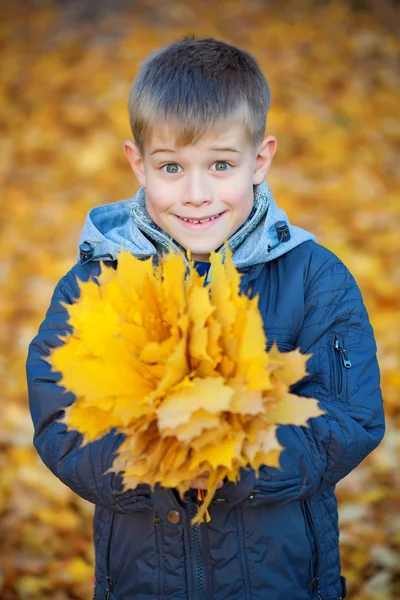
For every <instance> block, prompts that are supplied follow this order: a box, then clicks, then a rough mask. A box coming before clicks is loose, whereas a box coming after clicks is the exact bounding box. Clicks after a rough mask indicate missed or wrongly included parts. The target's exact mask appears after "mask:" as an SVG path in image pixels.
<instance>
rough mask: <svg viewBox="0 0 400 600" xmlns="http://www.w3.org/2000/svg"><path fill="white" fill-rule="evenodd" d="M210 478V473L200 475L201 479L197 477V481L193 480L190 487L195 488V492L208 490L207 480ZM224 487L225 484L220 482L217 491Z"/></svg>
mask: <svg viewBox="0 0 400 600" xmlns="http://www.w3.org/2000/svg"><path fill="white" fill-rule="evenodd" d="M209 476H210V472H209V471H207V472H205V473H202V474H201V475H200V477H196V479H193V481H192V483H191V484H190V487H191V488H194V489H195V490H206V489H207V479H208V477H209ZM223 485H224V482H223V481H222V480H221V481H219V482H218V486H217V490H219V489H220V488H222V486H223Z"/></svg>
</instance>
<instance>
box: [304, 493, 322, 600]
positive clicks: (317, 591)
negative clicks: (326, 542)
mask: <svg viewBox="0 0 400 600" xmlns="http://www.w3.org/2000/svg"><path fill="white" fill-rule="evenodd" d="M304 508H305V512H306V521H307V524H308V526H309V528H310V529H311V533H312V534H313V536H314V539H315V543H316V546H317V561H316V565H315V567H314V573H313V580H312V593H313V594H314V595H315V596H316V597H317V598H319V600H324V597H323V595H322V592H321V588H320V580H319V569H320V566H319V562H320V561H319V557H320V554H321V547H320V543H319V536H318V532H317V528H316V527H315V523H314V519H313V516H312V512H311V507H310V504H309V502H308V500H304Z"/></svg>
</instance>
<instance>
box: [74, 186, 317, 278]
mask: <svg viewBox="0 0 400 600" xmlns="http://www.w3.org/2000/svg"><path fill="white" fill-rule="evenodd" d="M145 199H146V195H145V189H144V188H140V189H139V190H138V192H137V193H136V194H135V196H134V197H133V198H131V199H129V200H122V201H121V202H113V203H112V204H104V205H102V206H97V207H95V208H92V209H91V210H90V211H89V212H88V214H87V216H86V220H85V223H84V226H83V229H82V233H81V236H80V240H79V245H81V244H82V243H84V242H86V243H88V244H90V246H91V248H92V255H91V260H104V259H106V260H117V258H118V254H119V253H120V252H121V250H127V251H128V252H130V253H131V254H133V255H134V256H136V257H137V258H143V259H144V258H148V257H150V256H154V255H156V254H157V253H158V251H159V249H160V247H161V248H163V249H167V248H168V247H171V246H172V247H173V248H174V249H175V250H176V251H179V250H180V249H181V247H180V246H179V245H178V244H177V243H176V242H174V241H173V240H172V239H171V238H170V237H169V236H168V235H167V234H166V233H165V232H164V231H162V230H161V229H160V228H159V227H157V225H155V224H154V223H153V221H152V220H151V219H150V217H149V216H148V213H147V210H146V205H145ZM277 223H281V224H282V223H283V225H284V226H285V225H286V228H285V227H284V230H285V235H283V236H282V237H279V233H278V228H277V227H276V225H277ZM288 233H289V234H290V235H288ZM308 240H312V241H315V236H314V235H312V234H311V233H309V232H308V231H305V230H304V229H301V228H300V227H295V226H294V225H291V224H290V223H289V220H288V218H287V215H286V213H285V212H284V211H283V210H282V209H281V208H279V207H278V206H277V204H276V203H275V200H274V199H273V197H272V194H271V192H270V189H269V187H268V184H267V183H266V182H265V181H263V182H262V183H261V184H259V185H257V186H254V207H253V210H252V212H251V214H250V216H249V218H248V219H247V221H246V222H245V223H244V224H243V225H242V226H241V227H240V228H239V230H238V231H237V232H235V233H234V234H233V235H232V236H231V238H230V239H229V246H230V248H231V249H232V252H233V262H234V264H235V266H236V268H238V269H246V268H248V267H251V266H254V265H257V264H260V263H264V262H268V261H270V260H274V259H275V258H277V257H278V256H281V255H282V254H285V253H286V252H289V251H290V250H292V249H293V248H295V247H296V246H298V245H300V244H302V243H303V242H305V241H308ZM220 251H222V252H223V249H220ZM79 259H80V256H79V257H78V260H79Z"/></svg>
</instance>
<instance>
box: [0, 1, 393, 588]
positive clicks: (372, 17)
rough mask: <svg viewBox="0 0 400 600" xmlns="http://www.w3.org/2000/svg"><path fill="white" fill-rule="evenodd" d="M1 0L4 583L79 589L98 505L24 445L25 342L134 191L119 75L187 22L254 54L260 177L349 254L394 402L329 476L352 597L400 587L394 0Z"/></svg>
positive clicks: (89, 561) (326, 240)
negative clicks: (272, 154)
mask: <svg viewBox="0 0 400 600" xmlns="http://www.w3.org/2000/svg"><path fill="white" fill-rule="evenodd" d="M1 6H2V7H1V8H0V49H1V50H0V73H1V80H0V128H1V139H0V157H1V158H0V190H1V193H0V206H1V268H0V287H1V301H0V347H1V359H0V394H1V407H2V408H1V419H0V598H1V600H16V599H22V600H39V599H47V598H52V599H53V600H64V599H67V598H72V599H76V600H90V599H91V598H92V594H93V591H92V590H93V588H92V577H93V548H92V531H91V529H92V522H91V519H92V513H93V507H92V506H91V505H89V504H88V503H87V502H85V501H83V500H81V499H80V498H78V497H77V496H75V495H74V494H73V493H72V492H70V491H69V489H68V488H67V487H65V486H64V485H63V484H62V483H60V482H59V481H58V480H57V479H56V478H55V477H54V476H53V475H52V474H51V473H50V472H49V471H48V470H47V469H46V468H45V467H44V466H43V465H42V463H41V461H40V459H39V458H38V456H37V455H36V452H35V450H34V449H33V447H32V424H31V419H30V415H29V411H28V406H27V392H26V384H25V359H26V353H27V346H28V343H29V342H30V340H31V339H32V337H33V336H34V335H35V333H36V331H37V328H38V326H39V324H40V322H41V320H42V318H43V316H44V312H45V310H46V308H47V306H48V304H49V301H50V297H51V293H52V290H53V288H54V286H55V284H56V282H57V281H58V279H59V278H60V277H61V276H62V275H63V274H64V273H65V272H66V271H67V270H69V269H70V268H71V266H72V265H73V264H74V261H75V258H76V252H77V242H78V237H79V232H80V228H81V226H82V223H83V220H84V217H85V214H86V212H87V211H88V210H89V209H90V208H91V207H93V206H95V205H98V204H102V203H109V202H113V201H116V200H120V199H125V198H128V197H131V196H132V195H133V193H134V192H135V191H136V189H137V183H136V180H135V179H134V176H133V174H132V173H131V171H130V169H129V167H128V164H127V162H126V160H125V158H124V157H123V154H122V141H123V140H124V139H125V138H127V137H129V135H130V132H129V125H128V116H127V111H126V103H127V98H128V91H129V86H130V83H131V81H132V79H133V77H134V76H135V74H136V71H137V68H138V65H139V63H140V62H141V61H142V60H143V59H144V58H145V57H146V56H147V54H148V52H149V51H152V50H154V49H156V48H159V47H161V46H163V45H164V44H166V43H168V42H169V41H172V40H174V39H176V38H179V37H180V36H181V35H185V34H188V33H195V34H196V35H198V36H201V35H207V36H208V35H210V36H214V37H218V38H221V39H223V40H225V41H227V42H231V43H234V44H237V45H240V46H242V47H243V48H245V49H247V50H249V51H251V52H253V53H254V54H255V56H256V57H257V58H258V60H259V61H260V63H261V66H262V68H263V70H264V72H265V74H266V76H267V78H268V80H269V82H270V85H271V88H272V95H273V104H272V109H271V113H270V117H269V125H268V128H269V132H270V133H273V134H275V135H277V137H278V140H279V148H278V153H277V155H276V158H275V160H274V165H273V168H272V171H271V173H270V175H269V177H268V180H269V183H270V185H271V188H272V191H273V193H274V195H275V197H276V199H277V201H278V202H279V203H280V204H281V205H282V206H283V208H285V210H286V211H287V212H288V213H289V215H290V218H291V221H292V222H294V223H296V224H298V225H300V226H302V227H305V228H307V229H310V230H312V231H313V232H314V233H315V234H316V235H317V238H318V241H319V242H321V243H322V244H324V245H326V246H328V247H329V248H330V249H331V250H333V251H334V252H335V253H337V254H338V255H339V257H340V258H341V259H342V260H343V261H344V262H345V263H346V264H347V265H348V266H349V268H350V269H351V270H352V272H353V273H354V274H355V276H356V279H357V280H358V282H359V284H360V287H361V289H362V292H363V295H364V299H365V302H366V304H367V307H368V309H369V312H370V316H371V319H372V323H373V326H374V328H375V332H376V337H377V342H378V348H379V358H380V365H381V372H382V386H383V392H384V398H385V407H386V415H387V434H386V437H385V439H384V441H383V443H382V444H381V446H380V447H379V449H378V450H377V451H375V452H374V453H373V455H372V456H370V457H369V458H368V459H367V460H366V461H365V462H364V463H363V464H362V465H361V466H360V467H359V468H358V469H357V470H356V471H355V472H354V473H353V474H351V475H350V476H349V477H348V478H347V479H346V480H345V481H343V482H342V483H341V484H340V485H339V486H338V495H339V498H340V522H341V532H342V534H341V548H342V562H343V569H344V574H345V575H346V576H347V578H348V586H349V590H350V591H349V597H350V598H352V599H357V600H381V599H382V600H389V599H398V598H400V518H399V514H400V511H399V506H400V470H399V462H400V460H399V459H400V452H399V450H400V368H399V358H400V327H399V316H400V313H399V308H400V298H399V296H400V233H399V231H400V195H399V194H400V192H399V189H400V188H399V183H400V182H399V168H398V154H396V151H398V150H399V146H400V120H399V107H400V93H399V47H400V42H399V38H398V29H397V28H396V23H397V24H398V23H399V9H400V8H399V4H398V3H396V2H391V1H389V0H388V1H387V2H386V1H385V0H380V1H375V2H374V1H372V0H371V1H370V2H368V1H365V2H362V1H360V0H358V1H353V2H350V1H348V2H345V1H343V2H329V1H322V0H320V1H301V0H298V1H297V0H291V1H287V2H278V1H272V0H270V1H268V0H247V1H246V2H242V1H239V0H218V3H216V2H215V1H211V0H192V1H191V2H190V3H186V2H180V1H179V0H176V1H175V0H169V1H168V0H167V1H156V0H140V1H139V0H137V1H136V0H130V1H128V0H125V1H123V0H115V1H114V2H112V1H111V0H109V1H106V0H97V1H96V2H95V1H93V2H90V1H88V0H87V1H78V0H76V1H74V0H70V1H67V2H61V1H59V2H57V1H53V2H51V1H50V0H48V1H43V0H42V1H39V0H36V1H34V0H30V1H28V0H26V1H24V2H22V1H19V0H15V1H14V2H8V3H7V2H2V4H1Z"/></svg>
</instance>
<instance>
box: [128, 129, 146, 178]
mask: <svg viewBox="0 0 400 600" xmlns="http://www.w3.org/2000/svg"><path fill="white" fill-rule="evenodd" d="M124 152H125V156H126V158H127V159H128V161H129V164H130V165H131V168H132V171H133V172H134V173H135V175H136V178H137V180H138V181H139V183H140V185H141V186H145V185H146V178H145V175H144V165H143V158H142V155H141V153H140V150H139V148H138V147H137V146H136V144H134V143H133V142H131V141H130V140H126V141H125V142H124Z"/></svg>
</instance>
